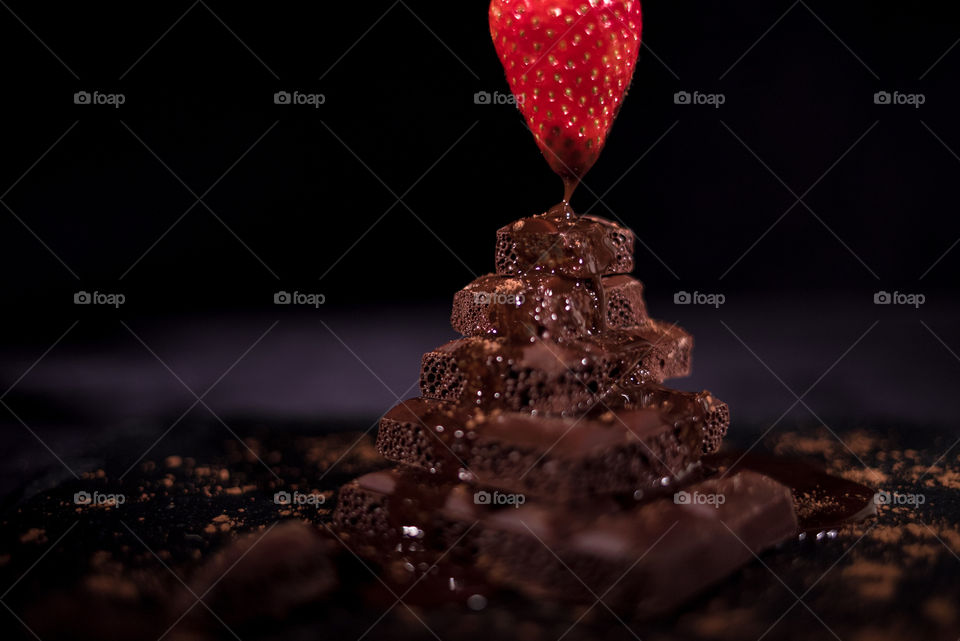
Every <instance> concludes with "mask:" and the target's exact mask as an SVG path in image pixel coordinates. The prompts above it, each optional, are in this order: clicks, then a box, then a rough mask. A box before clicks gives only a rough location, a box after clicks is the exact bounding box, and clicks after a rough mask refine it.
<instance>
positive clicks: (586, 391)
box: [420, 324, 693, 413]
mask: <svg viewBox="0 0 960 641" xmlns="http://www.w3.org/2000/svg"><path fill="white" fill-rule="evenodd" d="M692 350H693V339H692V338H691V336H690V335H689V334H687V333H686V332H685V331H683V330H682V329H680V328H678V327H669V326H663V325H659V324H656V325H654V326H652V327H651V328H650V329H649V330H635V331H612V330H610V331H606V332H604V333H602V334H598V335H597V336H594V337H584V338H581V339H580V340H578V341H571V342H565V343H556V342H553V341H545V340H541V339H536V338H535V339H533V341H532V342H531V341H529V340H528V341H526V342H523V343H519V342H517V341H511V340H510V339H505V338H475V337H471V338H460V339H457V340H454V341H451V342H449V343H447V344H446V345H442V346H440V347H438V348H437V349H435V350H433V351H432V352H427V353H426V354H424V356H423V360H422V362H421V368H420V393H421V394H422V395H423V396H426V397H428V398H436V399H440V400H445V401H458V402H463V403H467V404H470V405H480V406H483V407H489V408H504V409H511V410H516V411H521V410H540V411H544V412H555V413H563V412H574V411H580V410H586V409H589V408H590V407H591V406H592V405H594V404H595V403H597V402H598V400H599V399H600V398H601V397H602V396H603V395H605V394H607V393H608V392H609V391H610V389H611V388H612V387H613V386H614V385H615V384H617V383H619V382H621V381H623V380H627V379H639V380H642V381H644V382H656V383H659V382H661V381H663V380H665V379H668V378H677V377H680V376H687V375H688V374H689V373H690V361H691V357H692Z"/></svg>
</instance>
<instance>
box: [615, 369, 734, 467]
mask: <svg viewBox="0 0 960 641" xmlns="http://www.w3.org/2000/svg"><path fill="white" fill-rule="evenodd" d="M604 403H605V404H606V405H607V406H608V407H610V408H616V407H626V408H629V407H642V408H648V409H656V410H659V411H661V412H663V413H665V414H667V415H670V416H682V417H687V418H688V419H689V420H691V421H694V422H696V424H697V425H699V427H700V432H701V436H702V441H703V453H704V454H711V453H713V452H716V451H717V450H718V449H720V443H721V441H723V437H724V436H726V435H727V429H728V428H729V427H730V408H729V406H727V404H726V403H724V402H723V401H721V400H720V399H718V398H717V397H716V396H714V395H713V394H711V393H710V392H708V391H706V390H704V391H701V392H696V393H694V392H681V391H678V390H674V389H670V388H669V387H664V386H663V385H656V384H653V383H641V382H638V381H636V380H632V381H623V382H621V383H620V384H619V385H617V386H616V387H615V388H614V390H613V392H612V393H611V394H610V397H609V398H607V399H604Z"/></svg>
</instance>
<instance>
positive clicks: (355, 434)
mask: <svg viewBox="0 0 960 641" xmlns="http://www.w3.org/2000/svg"><path fill="white" fill-rule="evenodd" d="M781 311H782V313H783V314H784V318H783V319H782V320H783V322H782V324H779V325H778V324H777V323H776V320H777V313H776V311H775V310H774V311H770V310H768V312H767V316H766V318H767V320H768V321H769V322H768V323H767V324H763V325H761V324H759V323H756V322H755V321H752V320H751V319H752V318H754V317H753V316H752V314H751V313H747V312H743V313H741V314H739V315H738V314H728V315H727V316H726V317H725V318H723V319H719V320H722V323H718V322H716V321H717V320H718V319H710V322H704V323H700V322H698V321H697V320H696V319H695V318H690V319H686V320H683V324H684V325H685V326H687V327H688V328H690V329H691V330H692V331H693V332H694V333H695V335H696V336H697V339H698V352H697V371H696V375H695V377H694V378H693V379H691V380H690V381H685V382H683V386H684V387H687V388H691V389H698V388H700V387H709V388H710V389H712V390H713V391H714V392H716V393H717V394H718V395H719V396H720V397H721V398H724V400H727V401H729V402H730V404H731V406H732V408H733V413H734V423H733V426H732V429H731V434H730V436H729V438H728V445H729V446H730V447H740V448H746V447H751V446H753V445H754V444H757V445H756V450H757V451H767V452H775V453H778V454H788V455H795V456H799V457H802V458H804V459H806V460H810V461H812V462H816V463H819V464H820V465H821V466H823V467H825V468H827V469H830V470H831V471H833V472H834V473H837V474H839V475H842V476H844V477H846V478H850V479H852V480H856V481H859V482H861V483H865V484H867V485H870V486H872V487H875V488H877V489H878V490H882V491H887V492H891V493H899V494H901V495H922V496H923V498H922V500H923V503H922V504H921V505H911V504H905V505H895V506H882V507H881V508H880V513H879V516H878V517H877V518H874V519H870V520H868V521H866V522H864V523H861V524H857V525H854V526H850V527H846V528H843V529H841V530H840V531H839V532H837V533H836V536H835V537H832V536H825V537H823V538H822V539H821V540H816V537H809V538H808V539H807V540H805V541H794V542H789V543H787V544H785V545H784V546H782V547H781V548H779V549H777V550H773V551H770V552H768V553H766V554H764V555H762V560H759V561H755V562H753V563H750V564H749V565H748V566H746V567H745V568H743V569H742V570H741V571H739V572H737V573H735V574H734V575H733V576H731V577H729V578H728V579H727V580H725V581H723V582H722V583H721V584H720V585H718V586H715V587H714V588H712V589H710V590H709V591H707V592H706V593H704V594H703V595H701V596H700V597H698V598H697V599H696V600H694V601H693V602H691V603H689V604H687V605H686V606H685V607H684V608H683V609H682V610H681V611H679V612H676V613H672V614H671V615H669V616H666V617H663V618H661V619H659V620H654V621H637V620H633V619H630V618H623V617H622V616H617V617H615V616H613V615H612V614H610V613H609V612H608V611H606V610H605V609H604V608H602V607H595V608H592V609H590V611H589V612H586V608H560V607H558V606H556V605H555V604H549V603H535V602H532V601H529V600H526V599H524V598H523V597H521V596H518V595H502V596H498V597H495V598H493V599H492V600H491V602H490V604H489V605H488V607H487V608H486V609H485V610H483V611H482V612H477V613H474V612H471V611H469V610H466V609H465V608H463V607H462V606H453V605H450V606H444V607H439V608H426V609H424V608H417V607H414V608H413V609H412V610H408V609H406V608H405V607H397V608H394V609H392V610H390V612H389V613H388V614H386V615H385V616H383V618H382V619H380V620H379V621H378V619H379V618H380V617H381V615H384V611H385V610H387V608H388V607H389V606H390V603H389V602H387V603H385V604H383V605H380V604H376V605H362V604H361V603H360V602H359V601H358V600H357V599H356V598H349V595H350V593H351V592H350V590H342V591H341V592H342V594H340V596H335V597H334V598H332V599H329V600H326V601H325V602H323V603H318V604H315V605H311V606H310V607H308V608H301V609H299V610H297V611H296V612H295V613H293V614H292V615H291V616H289V617H286V618H285V619H284V621H282V622H274V623H271V624H270V625H264V624H263V622H260V623H254V624H247V623H243V622H241V623H239V624H232V625H230V626H225V625H221V624H220V623H219V622H218V619H217V618H216V617H214V616H213V615H212V614H210V613H208V612H197V613H193V614H191V615H189V616H188V617H186V618H185V619H184V620H183V621H182V622H181V623H180V624H178V625H177V626H176V627H174V628H173V629H172V630H170V631H169V634H168V635H167V636H169V637H171V638H217V637H224V638H235V637H234V634H236V635H237V636H239V638H242V639H244V641H246V640H248V639H256V638H263V639H268V638H285V639H290V638H293V639H297V638H308V637H309V638H316V637H317V636H321V635H324V636H329V637H330V638H357V637H359V636H360V635H361V634H363V633H364V632H365V631H366V630H367V629H368V628H370V626H371V625H372V624H374V623H375V622H376V625H374V626H373V627H372V629H370V630H369V632H368V633H367V637H369V638H381V637H382V638H391V639H394V638H427V637H430V636H431V634H430V632H428V631H427V628H429V629H430V630H431V631H432V632H433V633H435V634H436V636H437V637H439V638H441V639H444V640H446V639H461V638H481V637H489V636H491V635H497V636H516V637H518V638H531V639H535V638H536V639H547V640H549V639H557V638H560V637H561V636H563V635H565V636H563V638H571V639H578V638H583V639H587V638H597V637H600V636H603V637H604V638H624V639H630V638H637V637H639V638H643V639H759V638H764V639H792V638H803V639H837V638H839V639H843V640H844V641H848V640H858V639H887V638H890V639H893V638H896V639H898V640H902V639H903V638H924V639H944V640H948V641H956V640H957V639H958V637H960V611H958V607H957V605H956V604H957V603H960V581H957V580H956V577H957V573H958V570H960V500H958V498H957V497H958V496H960V494H958V492H957V490H958V489H960V446H957V447H954V446H955V445H956V441H957V432H956V430H955V428H954V427H953V423H952V414H951V412H952V409H953V408H952V405H954V398H955V397H954V395H953V394H952V390H953V389H955V381H956V373H957V372H958V371H960V363H958V362H957V361H956V360H954V357H953V355H952V354H951V353H950V350H949V349H945V347H947V346H949V345H955V344H958V343H957V342H956V341H955V338H956V332H957V329H956V327H957V325H956V323H954V322H953V321H954V320H955V316H954V315H952V314H946V313H944V314H940V315H932V316H930V317H928V319H927V320H926V321H925V322H926V324H927V326H928V328H927V329H925V328H924V327H923V326H922V325H920V324H918V322H917V319H915V318H884V319H881V320H880V322H879V324H877V325H876V326H874V327H873V329H870V328H871V325H872V323H873V320H872V319H868V318H858V317H852V318H845V319H844V320H843V322H838V323H836V324H835V325H833V326H831V327H830V328H823V327H819V326H814V325H811V324H810V323H806V324H804V323H800V324H799V325H797V324H796V323H794V324H791V323H789V322H788V320H787V318H786V317H787V316H788V315H791V314H792V313H793V312H790V311H789V309H788V308H784V310H781ZM436 316H437V311H436V310H422V309H410V310H398V311H397V312H396V314H394V316H393V318H394V321H395V322H394V323H391V326H390V328H387V329H384V328H383V327H382V326H380V329H379V330H374V329H373V327H374V326H375V325H376V324H375V323H374V321H373V320H369V321H367V320H364V321H357V320H356V319H355V318H353V319H352V318H350V317H347V316H343V317H325V318H323V319H315V318H304V317H290V318H284V319H282V320H281V322H280V323H279V324H278V325H276V326H275V327H273V329H271V330H270V331H269V332H267V333H266V336H265V337H263V338H261V339H260V340H259V342H257V341H258V337H260V336H261V335H263V334H264V332H265V330H267V329H268V328H270V327H271V324H272V322H273V321H272V320H270V319H266V318H259V317H257V318H245V319H242V320H240V321H238V320H233V321H232V322H230V323H225V322H223V321H222V319H201V320H197V319H192V320H190V321H189V322H187V321H184V322H180V323H166V324H163V325H162V326H161V325H157V324H153V325H151V324H146V323H144V324H141V325H134V324H133V323H130V324H129V329H125V328H123V327H120V328H118V331H117V333H116V335H114V336H112V337H110V338H109V339H108V340H105V341H104V339H102V338H101V339H99V340H101V341H102V342H98V343H91V342H90V341H89V340H78V341H77V342H76V343H74V344H69V341H68V340H64V341H63V344H62V345H59V346H58V347H57V348H56V349H54V350H51V351H50V352H49V353H48V354H47V355H46V356H45V357H44V358H43V359H41V360H40V361H39V362H37V363H36V365H35V367H31V365H32V364H33V363H34V361H36V359H37V356H39V355H40V354H41V353H42V352H43V350H42V349H40V350H34V351H33V352H31V351H30V350H28V349H25V350H21V351H20V352H16V351H14V352H10V355H11V356H10V357H9V358H7V359H5V361H4V363H3V365H2V367H0V371H2V373H3V375H4V377H5V379H6V380H9V381H10V382H11V383H12V382H16V385H15V386H14V387H13V388H12V390H11V391H10V392H9V393H8V394H7V395H6V397H5V398H4V399H3V400H4V404H5V405H7V408H8V410H9V412H8V416H5V418H4V419H3V421H2V423H0V427H2V429H3V430H4V436H5V438H6V449H7V457H6V460H5V462H4V465H3V471H2V476H0V481H2V491H3V497H4V498H3V506H2V509H3V511H2V519H3V527H2V534H0V585H2V586H6V587H4V588H3V589H4V590H5V591H6V592H5V593H4V594H3V596H2V601H3V603H4V604H5V605H6V606H7V610H6V611H5V612H2V611H0V620H2V621H3V623H0V629H9V630H11V631H12V632H13V633H15V634H16V635H20V636H23V637H24V638H33V637H32V636H31V634H30V632H28V631H27V627H29V629H30V630H32V631H34V632H35V633H36V634H37V636H39V638H41V639H43V640H44V641H48V640H49V639H56V638H114V637H116V638H126V639H130V638H147V639H154V640H156V639H157V638H158V637H160V636H161V635H162V634H163V633H164V631H165V630H167V628H168V627H169V626H170V623H172V621H173V620H174V619H176V616H174V615H173V614H172V613H171V608H170V605H169V604H170V603H171V602H174V601H175V600H176V599H175V597H176V596H177V595H178V594H179V595H180V596H182V593H185V588H184V587H183V586H182V585H181V584H180V582H179V579H178V578H176V577H184V578H189V577H190V576H192V575H193V574H194V573H195V572H196V570H197V568H199V567H202V566H203V564H204V562H205V561H206V560H207V559H208V558H209V557H210V555H212V554H213V553H215V552H216V551H217V550H219V549H221V548H222V547H223V546H225V545H227V544H228V543H229V542H230V541H232V540H234V539H235V538H236V537H237V536H239V535H240V534H242V533H244V532H247V531H257V530H258V528H261V527H263V526H269V525H270V524H272V523H274V522H276V521H277V520H278V519H282V518H292V517H295V516H300V517H304V516H305V517H306V518H308V519H310V520H311V521H313V522H317V523H321V522H324V521H325V520H326V519H327V518H328V517H329V508H330V507H332V503H333V500H335V499H333V498H331V500H330V501H329V502H328V503H327V504H325V505H324V506H323V508H322V509H320V510H316V511H314V512H311V513H309V514H307V515H304V514H294V515H286V516H285V515H280V514H278V512H277V508H276V506H275V505H274V504H273V502H272V496H271V493H272V490H273V488H274V487H276V486H277V484H278V481H277V477H279V478H280V479H282V481H283V483H284V485H286V486H289V485H291V484H295V485H299V486H300V487H310V488H316V489H319V490H321V491H331V492H333V491H335V490H336V488H338V487H339V486H340V485H341V484H342V483H344V482H345V481H347V480H349V479H350V478H353V477H354V476H356V475H358V474H361V473H364V472H366V471H369V470H371V469H376V468H378V467H383V466H384V465H385V463H384V462H383V461H382V460H381V459H379V457H378V456H377V455H376V452H375V450H374V448H373V445H372V440H371V434H372V432H371V428H373V427H374V426H375V421H376V418H377V416H379V414H381V413H382V412H383V411H384V410H385V409H387V408H388V407H389V406H390V405H391V404H393V403H395V402H396V398H397V397H409V396H412V395H414V393H415V392H414V391H412V390H410V391H405V387H406V386H407V385H409V384H410V383H412V382H413V381H414V380H415V376H416V362H417V358H418V356H419V353H421V352H423V351H425V350H426V349H429V348H430V347H432V346H434V345H435V344H437V343H439V342H442V341H443V340H446V338H448V337H452V334H451V332H450V330H449V329H446V328H444V327H443V324H442V322H441V321H442V320H443V317H442V316H441V317H440V321H437V319H436ZM724 324H725V325H726V327H724ZM771 325H773V327H771ZM798 327H799V329H798ZM929 330H933V331H929ZM74 331H77V330H74ZM865 331H866V332H867V333H866V335H865V336H861V335H862V334H863V333H864V332H865ZM934 332H935V335H934ZM785 333H789V334H790V336H791V340H790V344H789V345H785V344H784V342H783V336H784V334H785ZM138 337H139V340H138ZM858 337H859V338H858ZM939 339H943V342H941V341H940V340H939ZM141 341H142V342H141ZM255 343H256V345H255V347H254V348H253V349H251V350H250V351H249V352H248V353H247V354H246V356H245V357H244V358H242V359H239V360H238V357H239V356H241V355H242V354H244V350H246V349H247V348H248V347H250V346H251V345H254V344H255ZM944 343H945V344H946V345H945V344H944ZM147 346H148V347H147ZM851 346H852V347H851ZM911 354H912V355H913V356H912V358H913V360H911V359H910V358H908V355H911ZM898 361H899V362H898ZM317 362H321V363H323V366H322V367H317V366H316V365H317ZM918 362H923V363H927V364H928V366H927V367H926V368H919V367H918V366H917V365H916V363H918ZM234 363H235V365H233V367H232V368H231V365H232V364H234ZM908 363H912V364H913V365H912V366H910V365H906V364H908ZM24 371H26V372H27V375H26V376H23V378H19V376H20V374H22V373H23V372H24ZM224 372H226V374H225V375H224V376H223V377H222V379H221V380H219V382H218V379H220V378H221V375H222V374H224ZM824 372H825V374H824ZM821 374H824V375H823V376H822V378H821ZM818 379H819V380H818ZM211 384H214V386H213V387H212V389H210V390H209V392H207V390H208V388H210V386H211ZM808 388H810V390H809V391H807V390H808ZM194 392H195V394H196V396H195V395H194ZM205 392H207V393H206V394H205ZM794 392H795V394H796V395H794ZM805 392H807V393H806V395H804V393H805ZM197 396H201V398H202V400H200V401H197ZM796 396H801V401H800V402H796V403H795V401H796V400H797V399H796ZM191 406H192V409H191V410H190V411H189V412H185V410H187V409H188V408H191ZM788 408H789V411H787V412H785V411H786V410H788ZM781 415H783V416H781ZM14 416H15V417H16V418H14ZM251 451H254V452H256V453H257V454H258V456H259V457H260V458H262V459H263V460H265V461H268V462H269V463H268V466H269V468H271V469H267V467H268V466H267V465H264V464H262V463H261V462H260V461H258V460H257V458H256V457H254V456H252V455H251ZM168 457H177V458H172V459H169V461H168ZM165 461H168V462H169V463H170V464H172V463H173V462H178V463H179V464H177V465H176V466H175V467H171V466H170V465H168V463H165ZM197 470H202V471H203V472H204V474H206V475H207V477H209V476H210V475H213V477H215V478H216V479H220V480H219V481H218V482H217V483H215V484H214V486H215V489H214V490H213V491H212V492H207V491H204V490H203V488H204V487H207V485H204V484H202V483H199V482H197V481H196V475H197V474H198V472H197ZM274 473H275V474H276V475H277V477H275V476H274ZM216 487H219V489H216ZM93 489H99V490H101V491H103V492H122V493H124V494H125V495H127V496H129V497H135V498H131V500H129V501H128V502H127V503H126V504H125V505H123V506H122V507H120V508H116V509H78V508H77V506H76V505H74V504H73V495H74V493H75V492H77V491H81V490H90V491H92V490H93ZM208 489H209V488H208ZM331 496H332V495H331ZM154 553H156V554H154ZM346 571H347V572H349V573H351V574H350V575H349V576H344V577H342V581H343V582H345V583H346V584H349V585H365V584H366V583H368V582H373V581H374V580H373V578H372V577H370V576H369V575H366V570H365V569H364V568H362V567H353V568H352V569H350V570H346ZM174 574H176V576H174ZM353 594H355V592H354V593H353ZM585 612H586V613H585ZM581 615H584V616H583V617H582V618H581ZM18 619H19V621H18ZM575 622H576V624H575V625H574V623H575ZM24 624H26V625H24ZM228 627H229V628H230V630H228ZM231 630H232V631H231ZM5 636H6V635H5Z"/></svg>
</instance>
